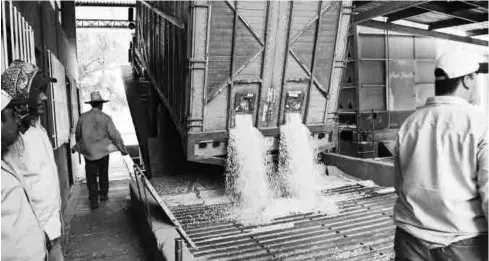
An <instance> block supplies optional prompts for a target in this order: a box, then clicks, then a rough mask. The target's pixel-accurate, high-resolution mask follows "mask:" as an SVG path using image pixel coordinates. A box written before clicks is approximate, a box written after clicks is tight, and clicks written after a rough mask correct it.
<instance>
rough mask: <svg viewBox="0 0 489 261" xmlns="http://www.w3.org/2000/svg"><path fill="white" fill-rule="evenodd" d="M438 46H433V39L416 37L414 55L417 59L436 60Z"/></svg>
mask: <svg viewBox="0 0 489 261" xmlns="http://www.w3.org/2000/svg"><path fill="white" fill-rule="evenodd" d="M435 47H436V45H435V44H433V39H432V38H427V37H419V36H415V37H414V55H415V57H414V58H415V59H431V60H435V59H436V50H435Z"/></svg>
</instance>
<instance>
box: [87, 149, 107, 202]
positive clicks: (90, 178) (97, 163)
mask: <svg viewBox="0 0 489 261" xmlns="http://www.w3.org/2000/svg"><path fill="white" fill-rule="evenodd" d="M85 175H86V178H87V186H88V198H89V199H90V201H91V202H98V195H99V186H100V195H102V196H106V195H107V194H108V193H109V155H107V156H105V157H103V158H101V159H99V160H88V159H86V158H85ZM97 176H98V182H97Z"/></svg>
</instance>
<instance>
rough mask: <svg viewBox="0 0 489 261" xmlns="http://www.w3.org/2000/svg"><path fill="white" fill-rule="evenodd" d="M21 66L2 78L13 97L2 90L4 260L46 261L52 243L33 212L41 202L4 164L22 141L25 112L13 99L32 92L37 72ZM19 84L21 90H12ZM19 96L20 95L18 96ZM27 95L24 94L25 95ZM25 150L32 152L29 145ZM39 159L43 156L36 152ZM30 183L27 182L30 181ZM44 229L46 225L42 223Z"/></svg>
mask: <svg viewBox="0 0 489 261" xmlns="http://www.w3.org/2000/svg"><path fill="white" fill-rule="evenodd" d="M19 65H22V63H20V62H17V61H16V62H14V63H13V65H12V66H11V67H10V68H8V69H7V70H6V72H4V73H3V74H2V88H4V87H5V86H6V85H8V86H9V88H10V90H11V91H10V93H9V92H7V91H5V90H3V89H2V90H1V113H2V182H1V187H2V222H1V223H2V251H1V252H2V257H1V259H2V260H12V261H13V260H39V261H41V260H46V258H47V256H48V253H47V248H48V243H49V239H48V236H47V235H46V233H45V232H44V227H45V226H43V224H41V222H40V220H39V219H38V217H37V216H36V213H35V211H36V210H38V211H39V210H40V208H39V205H37V208H36V209H34V206H33V204H32V203H34V204H38V202H34V201H36V200H37V199H39V197H38V196H36V195H33V193H35V192H36V191H33V190H32V189H31V187H29V186H28V184H27V182H26V177H24V176H22V174H21V173H20V172H19V168H18V166H16V165H15V164H12V163H15V162H8V161H5V155H6V154H7V153H8V152H9V150H10V149H11V147H12V145H13V144H15V143H16V142H17V139H19V138H20V137H21V134H20V132H19V130H20V127H21V119H20V118H22V116H25V115H22V113H23V112H18V109H19V108H18V106H15V105H14V104H12V103H11V101H12V99H14V100H17V102H18V101H19V96H17V97H12V96H11V94H15V93H16V91H15V89H16V90H20V91H21V92H22V90H24V89H26V88H27V89H29V87H27V85H30V82H31V80H32V75H34V74H35V72H36V69H35V68H34V67H30V66H28V67H30V68H29V69H27V70H24V69H22V66H19ZM14 83H16V84H17V85H18V87H15V88H13V86H12V84H14ZM17 93H18V92H17ZM22 93H23V94H25V92H22ZM27 146H28V147H27V148H26V149H30V147H29V145H27ZM37 153H38V154H39V156H40V154H41V153H42V152H37ZM27 181H28V180H27ZM43 190H44V191H43V192H42V193H49V191H50V190H51V188H44V189H43ZM43 223H44V225H45V222H43Z"/></svg>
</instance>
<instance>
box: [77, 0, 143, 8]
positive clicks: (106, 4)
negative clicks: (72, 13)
mask: <svg viewBox="0 0 489 261" xmlns="http://www.w3.org/2000/svg"><path fill="white" fill-rule="evenodd" d="M75 7H136V4H135V3H117V2H91V1H82V2H76V3H75Z"/></svg>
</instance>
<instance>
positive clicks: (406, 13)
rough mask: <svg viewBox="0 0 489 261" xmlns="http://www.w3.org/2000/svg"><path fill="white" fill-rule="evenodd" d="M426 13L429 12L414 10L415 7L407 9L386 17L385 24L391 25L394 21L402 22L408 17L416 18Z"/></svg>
mask: <svg viewBox="0 0 489 261" xmlns="http://www.w3.org/2000/svg"><path fill="white" fill-rule="evenodd" d="M428 12H429V11H428V10H425V9H420V8H415V7H413V8H408V9H404V10H401V11H398V12H395V13H392V14H390V15H388V16H387V22H388V23H391V22H394V21H398V20H403V19H406V18H409V17H413V16H417V15H420V14H424V13H428Z"/></svg>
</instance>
